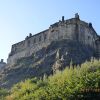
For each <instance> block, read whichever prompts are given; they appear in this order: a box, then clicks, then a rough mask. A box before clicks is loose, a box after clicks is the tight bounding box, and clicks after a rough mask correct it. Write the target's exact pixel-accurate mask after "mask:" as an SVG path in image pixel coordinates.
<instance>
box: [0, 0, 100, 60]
mask: <svg viewBox="0 0 100 100" xmlns="http://www.w3.org/2000/svg"><path fill="white" fill-rule="evenodd" d="M99 9H100V0H0V59H1V58H3V59H5V61H6V60H7V58H8V54H9V52H10V51H11V45H12V44H15V43H17V42H20V41H22V40H24V39H25V37H26V36H27V35H28V34H29V33H32V34H36V33H38V32H40V31H43V30H45V29H47V28H48V27H49V26H50V25H51V24H53V23H55V22H57V21H59V20H60V19H61V17H62V16H65V19H69V18H72V17H74V14H75V13H79V15H80V19H81V20H84V21H86V22H92V24H93V27H94V28H95V30H96V32H97V33H98V34H100V28H99V25H100V13H99V12H100V11H99Z"/></svg>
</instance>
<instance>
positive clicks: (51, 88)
mask: <svg viewBox="0 0 100 100" xmlns="http://www.w3.org/2000/svg"><path fill="white" fill-rule="evenodd" d="M1 93H3V92H2V90H0V96H2V98H3V95H4V97H5V100H99V99H100V61H99V60H91V61H90V62H85V63H83V64H82V65H81V67H79V66H74V68H73V66H72V65H71V64H70V68H69V67H66V69H65V70H63V71H57V72H56V73H55V74H54V75H52V76H49V77H47V76H46V75H44V77H43V79H42V78H41V79H37V78H33V79H27V80H25V81H24V82H20V83H18V84H16V85H14V86H13V87H12V89H11V90H10V94H9V95H7V96H6V93H5V92H4V94H1Z"/></svg>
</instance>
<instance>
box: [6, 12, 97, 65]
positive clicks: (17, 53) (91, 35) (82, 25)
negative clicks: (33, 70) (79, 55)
mask: <svg viewBox="0 0 100 100" xmlns="http://www.w3.org/2000/svg"><path fill="white" fill-rule="evenodd" d="M97 38H98V36H97V33H96V32H95V30H94V29H93V27H92V24H91V23H86V22H84V21H81V20H80V18H79V15H78V14H75V18H71V19H68V20H65V19H64V16H62V20H59V21H58V22H56V23H54V24H52V25H50V27H49V28H48V29H47V30H44V31H42V32H40V33H38V34H35V35H32V34H31V33H30V34H29V36H27V37H26V38H25V40H23V41H21V42H19V43H16V44H14V45H12V49H11V53H10V54H9V57H8V64H14V63H15V62H16V61H17V60H18V59H20V58H22V57H28V56H30V55H32V53H35V52H37V51H38V50H40V49H42V48H43V47H46V46H48V45H49V44H50V43H51V42H52V41H59V40H62V39H70V40H75V41H79V42H82V43H83V44H86V45H89V46H91V47H92V48H94V49H96V45H95V40H96V39H97Z"/></svg>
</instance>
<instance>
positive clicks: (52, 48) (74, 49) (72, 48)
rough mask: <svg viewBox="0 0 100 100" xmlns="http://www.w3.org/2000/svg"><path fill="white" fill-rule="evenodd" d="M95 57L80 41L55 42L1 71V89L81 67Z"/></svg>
mask: <svg viewBox="0 0 100 100" xmlns="http://www.w3.org/2000/svg"><path fill="white" fill-rule="evenodd" d="M92 56H93V50H92V48H90V47H89V46H86V45H84V44H82V43H79V42H78V41H70V40H66V39H65V40H64V39H63V40H59V41H53V42H52V43H51V44H50V45H49V46H47V47H45V48H42V49H41V50H39V51H37V52H36V53H34V54H32V55H31V56H29V57H25V58H21V59H19V60H18V61H17V63H16V64H15V65H13V66H6V68H5V69H3V70H1V71H0V87H4V88H9V89H10V88H11V87H12V86H13V85H14V84H16V83H18V82H20V81H24V80H25V79H28V78H32V77H37V78H40V77H43V76H44V74H46V75H50V74H53V73H55V72H56V70H64V68H65V67H66V66H69V65H70V62H72V65H73V66H74V65H80V66H81V63H83V62H85V61H86V60H89V59H90V58H91V57H92Z"/></svg>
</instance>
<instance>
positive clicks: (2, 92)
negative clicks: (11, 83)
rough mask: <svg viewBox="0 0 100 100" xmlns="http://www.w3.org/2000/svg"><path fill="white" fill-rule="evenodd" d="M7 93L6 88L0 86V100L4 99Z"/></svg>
mask: <svg viewBox="0 0 100 100" xmlns="http://www.w3.org/2000/svg"><path fill="white" fill-rule="evenodd" d="M8 94H9V92H8V90H6V89H3V88H0V100H4V99H5V97H6V96H7V95H8Z"/></svg>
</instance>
